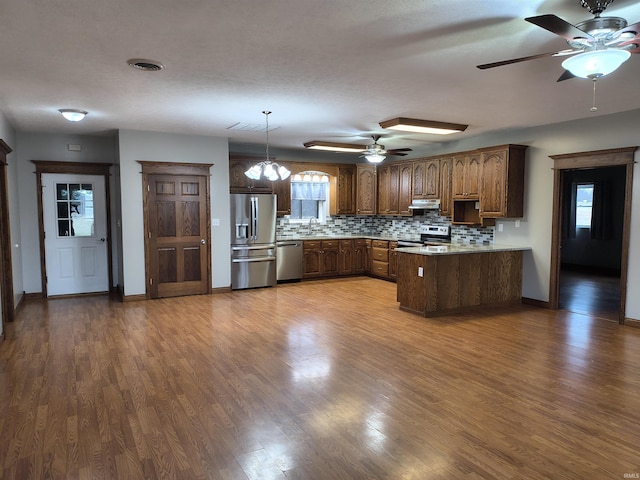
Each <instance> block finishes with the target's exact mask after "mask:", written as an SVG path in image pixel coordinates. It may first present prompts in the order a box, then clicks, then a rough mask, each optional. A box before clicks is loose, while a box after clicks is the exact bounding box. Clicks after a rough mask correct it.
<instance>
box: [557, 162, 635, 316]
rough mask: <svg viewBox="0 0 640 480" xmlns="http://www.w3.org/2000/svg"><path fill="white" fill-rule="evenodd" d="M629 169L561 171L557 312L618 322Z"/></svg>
mask: <svg viewBox="0 0 640 480" xmlns="http://www.w3.org/2000/svg"><path fill="white" fill-rule="evenodd" d="M625 180H626V168H625V166H624V165H617V166H613V167H598V168H585V169H575V170H574V169H571V170H564V171H563V172H562V219H563V221H562V243H561V252H560V295H559V298H558V302H559V303H558V307H559V308H560V309H563V310H569V311H571V312H576V313H583V314H588V315H592V316H595V317H599V318H604V319H606V320H613V321H618V316H619V305H620V264H621V262H622V234H623V226H624V195H625Z"/></svg>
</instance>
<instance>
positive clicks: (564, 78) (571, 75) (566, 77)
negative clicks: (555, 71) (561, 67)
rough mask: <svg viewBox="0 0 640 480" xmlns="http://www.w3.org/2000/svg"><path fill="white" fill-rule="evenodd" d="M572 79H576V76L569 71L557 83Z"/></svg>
mask: <svg viewBox="0 0 640 480" xmlns="http://www.w3.org/2000/svg"><path fill="white" fill-rule="evenodd" d="M570 78H576V76H575V75H574V74H573V73H571V72H570V71H569V70H565V71H564V73H563V74H562V75H560V77H559V78H558V80H556V82H562V81H564V80H569V79H570Z"/></svg>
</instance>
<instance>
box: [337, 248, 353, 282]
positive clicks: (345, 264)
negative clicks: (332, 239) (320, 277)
mask: <svg viewBox="0 0 640 480" xmlns="http://www.w3.org/2000/svg"><path fill="white" fill-rule="evenodd" d="M354 257H355V249H354V246H353V240H340V256H339V259H340V265H339V272H338V273H339V274H340V275H350V274H352V273H355V263H354Z"/></svg>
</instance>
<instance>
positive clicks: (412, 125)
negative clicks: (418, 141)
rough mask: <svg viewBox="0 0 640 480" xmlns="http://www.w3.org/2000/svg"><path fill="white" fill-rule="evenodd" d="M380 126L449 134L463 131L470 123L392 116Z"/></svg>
mask: <svg viewBox="0 0 640 480" xmlns="http://www.w3.org/2000/svg"><path fill="white" fill-rule="evenodd" d="M379 125H380V127H382V128H385V129H387V130H400V131H403V132H415V133H433V134H436V135H449V134H451V133H457V132H463V131H465V130H466V129H467V127H468V125H460V124H458V123H446V122H434V121H432V120H419V119H417V118H402V117H399V118H392V119H391V120H385V121H384V122H380V124H379Z"/></svg>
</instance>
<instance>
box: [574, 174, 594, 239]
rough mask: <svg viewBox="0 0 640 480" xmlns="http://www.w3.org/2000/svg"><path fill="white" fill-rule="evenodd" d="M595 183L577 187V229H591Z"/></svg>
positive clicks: (580, 184)
mask: <svg viewBox="0 0 640 480" xmlns="http://www.w3.org/2000/svg"><path fill="white" fill-rule="evenodd" d="M592 206H593V183H579V184H578V185H576V229H578V228H591V215H592V212H591V210H592Z"/></svg>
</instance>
